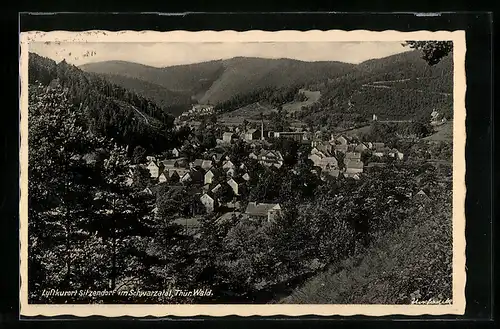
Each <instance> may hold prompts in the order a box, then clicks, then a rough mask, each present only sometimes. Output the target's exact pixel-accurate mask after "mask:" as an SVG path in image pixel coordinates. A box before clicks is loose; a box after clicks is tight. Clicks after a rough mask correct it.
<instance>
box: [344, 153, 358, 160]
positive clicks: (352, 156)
mask: <svg viewBox="0 0 500 329" xmlns="http://www.w3.org/2000/svg"><path fill="white" fill-rule="evenodd" d="M345 157H346V158H347V159H361V153H359V152H347V153H346V154H345Z"/></svg>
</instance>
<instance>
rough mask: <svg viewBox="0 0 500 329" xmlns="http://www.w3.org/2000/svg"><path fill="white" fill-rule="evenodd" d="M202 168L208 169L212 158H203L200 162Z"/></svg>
mask: <svg viewBox="0 0 500 329" xmlns="http://www.w3.org/2000/svg"><path fill="white" fill-rule="evenodd" d="M201 167H202V168H203V169H210V168H211V167H212V160H203V161H202V163H201Z"/></svg>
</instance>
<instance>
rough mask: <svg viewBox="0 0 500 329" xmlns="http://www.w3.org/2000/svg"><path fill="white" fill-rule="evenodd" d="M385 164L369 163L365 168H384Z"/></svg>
mask: <svg viewBox="0 0 500 329" xmlns="http://www.w3.org/2000/svg"><path fill="white" fill-rule="evenodd" d="M386 165H387V164H386V163H384V162H370V163H369V164H367V165H366V166H367V167H385V166H386Z"/></svg>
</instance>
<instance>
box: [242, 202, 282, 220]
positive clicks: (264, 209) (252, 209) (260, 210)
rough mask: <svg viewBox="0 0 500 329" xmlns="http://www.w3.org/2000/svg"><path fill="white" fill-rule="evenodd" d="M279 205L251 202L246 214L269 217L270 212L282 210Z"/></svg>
mask: <svg viewBox="0 0 500 329" xmlns="http://www.w3.org/2000/svg"><path fill="white" fill-rule="evenodd" d="M280 209H281V207H280V205H279V203H256V202H249V203H248V205H247V208H246V210H245V213H246V214H248V215H251V216H262V217H264V216H267V214H268V212H269V210H280Z"/></svg>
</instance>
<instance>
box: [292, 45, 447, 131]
mask: <svg viewBox="0 0 500 329" xmlns="http://www.w3.org/2000/svg"><path fill="white" fill-rule="evenodd" d="M307 88H308V89H309V90H319V91H321V99H320V102H319V104H315V106H314V108H310V109H309V111H308V112H306V113H302V115H301V119H304V120H306V119H307V120H311V121H313V122H325V121H328V120H329V117H331V115H332V114H336V113H344V114H345V113H348V114H357V115H361V116H363V117H365V118H369V117H371V116H372V114H376V115H377V116H378V117H379V119H416V118H419V117H428V116H429V115H430V113H431V112H432V109H433V108H436V109H439V110H440V111H441V112H444V113H446V114H447V116H449V117H452V116H453V96H452V93H453V58H452V56H451V55H448V56H446V57H444V58H443V59H442V61H441V62H440V63H439V64H437V65H435V66H429V65H428V64H427V62H425V61H424V60H423V59H422V58H421V54H420V52H419V51H410V52H405V53H400V54H397V55H392V56H388V57H385V58H380V59H373V60H369V61H366V62H363V63H361V64H358V65H357V66H356V67H355V68H354V69H353V70H351V71H350V72H348V73H347V74H345V75H343V76H340V77H337V78H334V79H328V80H327V81H316V82H315V83H311V84H310V85H308V86H307Z"/></svg>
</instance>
